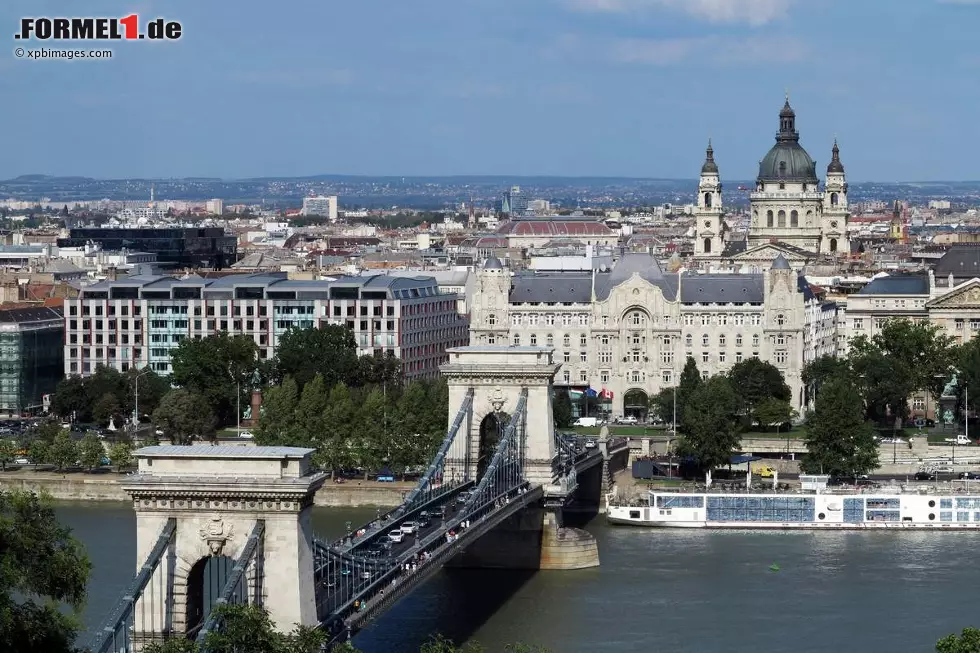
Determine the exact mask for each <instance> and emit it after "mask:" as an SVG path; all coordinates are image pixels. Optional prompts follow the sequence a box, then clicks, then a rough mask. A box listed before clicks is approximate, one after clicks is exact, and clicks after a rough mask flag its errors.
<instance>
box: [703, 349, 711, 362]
mask: <svg viewBox="0 0 980 653" xmlns="http://www.w3.org/2000/svg"><path fill="white" fill-rule="evenodd" d="M710 360H711V357H710V356H709V355H708V352H706V351H703V352H701V362H702V363H707V362H709V361H710Z"/></svg>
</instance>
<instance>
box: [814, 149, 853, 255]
mask: <svg viewBox="0 0 980 653" xmlns="http://www.w3.org/2000/svg"><path fill="white" fill-rule="evenodd" d="M831 152H832V155H831V159H830V164H829V165H828V166H827V181H826V183H825V184H824V198H823V211H822V212H821V213H822V215H821V220H820V251H821V253H824V254H831V255H840V254H843V255H844V256H846V255H848V254H850V252H851V247H850V244H849V243H848V240H847V220H848V218H849V217H850V214H849V213H848V210H847V181H846V180H845V178H844V164H843V163H841V161H840V148H839V147H837V139H834V149H833V150H832V151H831Z"/></svg>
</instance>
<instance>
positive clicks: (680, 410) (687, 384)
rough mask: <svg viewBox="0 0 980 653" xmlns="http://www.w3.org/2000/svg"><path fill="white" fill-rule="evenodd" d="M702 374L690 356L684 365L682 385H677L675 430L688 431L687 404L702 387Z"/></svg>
mask: <svg viewBox="0 0 980 653" xmlns="http://www.w3.org/2000/svg"><path fill="white" fill-rule="evenodd" d="M701 383H702V380H701V372H699V371H698V364H697V363H696V362H695V361H694V357H693V356H688V357H687V361H686V362H685V363H684V370H683V371H682V372H681V379H680V383H678V384H677V421H678V422H680V424H675V425H674V429H675V430H677V431H682V432H683V431H686V430H687V429H686V426H685V420H686V416H687V410H686V407H687V402H688V399H689V398H690V397H691V396H692V395H693V394H694V392H695V391H696V390H697V389H698V388H699V387H701Z"/></svg>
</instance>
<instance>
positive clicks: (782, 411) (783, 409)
mask: <svg viewBox="0 0 980 653" xmlns="http://www.w3.org/2000/svg"><path fill="white" fill-rule="evenodd" d="M753 416H754V417H755V421H757V422H758V423H759V427H760V428H761V429H762V430H763V431H768V430H769V429H770V428H771V427H772V426H782V425H783V424H785V423H786V422H788V421H790V420H791V419H793V407H792V406H790V404H789V402H788V401H783V400H782V399H775V398H770V399H763V400H762V402H761V403H759V404H758V405H757V406H756V407H755V410H754V411H753Z"/></svg>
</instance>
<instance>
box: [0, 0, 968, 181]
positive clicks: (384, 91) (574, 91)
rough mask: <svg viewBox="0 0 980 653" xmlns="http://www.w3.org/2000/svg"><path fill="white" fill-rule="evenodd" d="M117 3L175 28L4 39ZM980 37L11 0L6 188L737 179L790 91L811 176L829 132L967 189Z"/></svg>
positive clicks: (797, 16)
mask: <svg viewBox="0 0 980 653" xmlns="http://www.w3.org/2000/svg"><path fill="white" fill-rule="evenodd" d="M83 5H84V7H85V9H84V13H83V12H82V11H81V10H80V7H81V6H83ZM131 13H137V14H139V15H140V22H141V23H145V21H146V20H147V19H150V18H156V17H164V18H166V19H167V20H177V21H180V23H181V25H182V28H183V33H182V36H181V38H180V39H179V40H177V41H173V42H151V41H148V40H142V41H110V42H96V41H85V42H77V41H76V42H67V43H66V42H64V41H60V42H56V41H45V42H39V41H21V40H14V38H13V35H14V33H15V32H16V31H18V30H19V26H20V19H21V18H22V17H25V16H34V17H44V16H46V17H59V16H67V17H72V16H75V17H78V16H86V17H88V16H91V17H100V16H119V17H121V16H126V15H128V14H131ZM978 27H980V0H400V1H398V2H395V1H393V0H290V1H288V2H269V1H268V0H236V2H227V1H222V2H216V1H213V0H208V1H201V0H167V1H166V2H162V1H159V0H142V1H141V0H135V1H134V2H130V3H126V2H113V1H104V0H86V2H84V3H79V2H77V0H75V1H71V0H61V1H45V0H4V2H3V3H0V30H5V31H6V33H7V34H8V36H6V37H4V36H2V34H3V32H2V31H0V38H7V39H8V46H9V47H8V49H7V53H6V55H4V54H0V102H2V105H0V106H2V107H3V108H2V110H0V125H2V127H3V129H4V131H5V134H4V137H3V139H2V141H0V143H2V145H0V148H2V150H0V152H2V154H0V178H11V177H15V176H18V175H23V174H50V175H82V176H88V177H97V178H121V177H154V178H166V177H189V176H208V177H224V178H242V177H259V176H301V175H315V174H354V175H406V176H411V175H470V174H479V175H484V174H486V175H514V176H517V175H562V176H629V177H645V178H670V179H684V178H693V177H696V176H697V174H698V171H699V170H700V165H701V163H702V161H703V159H704V149H705V145H706V142H707V140H708V138H711V139H712V142H713V145H714V149H715V159H716V161H717V162H718V165H719V167H720V170H721V175H722V178H723V180H724V179H725V178H728V179H733V180H748V179H752V178H754V177H755V175H756V170H757V168H756V167H757V165H758V161H759V159H761V158H762V157H763V156H764V155H765V153H766V151H767V150H768V149H769V147H770V146H771V145H772V143H773V137H774V135H775V132H776V130H777V127H778V122H777V114H778V112H779V109H780V108H781V107H782V104H783V99H784V95H785V94H786V93H787V92H788V93H789V96H790V101H791V103H792V105H793V107H794V109H795V110H796V114H797V128H798V130H799V131H800V135H801V143H802V144H803V146H804V147H805V148H806V149H807V150H808V151H809V153H810V155H811V156H812V157H813V158H814V160H816V162H817V169H818V171H819V172H821V173H822V172H823V171H824V170H825V169H826V164H827V162H828V161H829V159H830V150H831V146H832V144H833V140H834V138H835V136H836V138H837V139H838V142H839V144H840V149H841V159H842V161H843V163H844V166H845V168H846V170H847V173H848V178H849V179H850V180H852V181H931V180H980V116H978V113H980V111H978V109H980V83H978V80H980V48H978V46H977V40H976V33H977V29H978ZM16 47H24V48H27V49H36V48H39V47H48V48H51V47H57V48H66V47H71V48H78V49H82V48H84V49H91V48H105V47H108V48H110V49H112V50H113V57H112V59H111V60H86V61H78V60H76V61H64V60H50V59H46V60H28V59H26V58H17V57H16V56H15V48H16Z"/></svg>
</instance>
